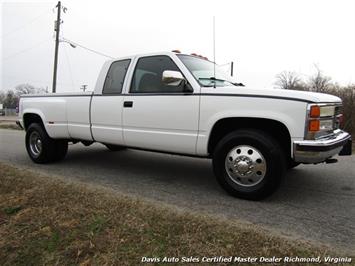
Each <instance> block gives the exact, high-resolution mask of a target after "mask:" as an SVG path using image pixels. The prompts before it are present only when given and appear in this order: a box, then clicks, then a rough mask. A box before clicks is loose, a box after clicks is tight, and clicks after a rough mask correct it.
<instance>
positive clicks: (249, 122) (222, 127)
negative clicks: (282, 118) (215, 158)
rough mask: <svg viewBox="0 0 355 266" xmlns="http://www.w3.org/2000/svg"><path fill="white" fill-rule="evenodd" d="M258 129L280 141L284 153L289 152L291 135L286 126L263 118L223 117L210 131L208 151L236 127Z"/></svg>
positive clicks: (212, 149)
mask: <svg viewBox="0 0 355 266" xmlns="http://www.w3.org/2000/svg"><path fill="white" fill-rule="evenodd" d="M242 128H243V129H245V128H249V129H250V128H251V129H258V130H262V131H264V132H266V133H268V134H270V135H271V136H273V137H275V139H276V140H277V141H279V142H280V144H281V147H282V148H283V150H284V151H285V154H286V155H288V156H290V154H291V144H290V143H291V136H290V133H289V131H288V129H287V127H286V126H285V125H284V124H283V123H281V122H279V121H276V120H272V119H264V118H238V117H232V118H224V119H221V120H219V121H217V122H216V123H215V124H214V126H213V128H212V131H211V134H210V138H209V141H208V153H209V154H212V153H213V151H214V149H215V147H216V146H217V144H218V142H219V141H220V140H221V139H222V138H223V137H224V136H225V135H227V134H228V133H230V132H232V131H234V130H237V129H242Z"/></svg>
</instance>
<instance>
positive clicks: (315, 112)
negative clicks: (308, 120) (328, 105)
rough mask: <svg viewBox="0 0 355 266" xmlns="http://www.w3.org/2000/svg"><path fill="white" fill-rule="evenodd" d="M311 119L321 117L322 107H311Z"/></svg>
mask: <svg viewBox="0 0 355 266" xmlns="http://www.w3.org/2000/svg"><path fill="white" fill-rule="evenodd" d="M309 116H310V117H313V118H315V117H319V116H320V107H319V106H318V105H313V106H311V111H310V113H309Z"/></svg>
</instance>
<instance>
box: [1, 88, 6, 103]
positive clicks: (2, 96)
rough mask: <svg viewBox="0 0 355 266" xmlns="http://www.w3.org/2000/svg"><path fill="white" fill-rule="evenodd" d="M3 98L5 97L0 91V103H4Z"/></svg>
mask: <svg viewBox="0 0 355 266" xmlns="http://www.w3.org/2000/svg"><path fill="white" fill-rule="evenodd" d="M5 97H6V95H5V92H3V91H0V103H4V101H5Z"/></svg>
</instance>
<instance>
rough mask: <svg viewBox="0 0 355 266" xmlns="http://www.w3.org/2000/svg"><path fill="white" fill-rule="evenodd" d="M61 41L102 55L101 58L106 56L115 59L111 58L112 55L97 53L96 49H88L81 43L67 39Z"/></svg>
mask: <svg viewBox="0 0 355 266" xmlns="http://www.w3.org/2000/svg"><path fill="white" fill-rule="evenodd" d="M61 41H62V42H67V43H69V44H70V45H71V46H73V45H74V46H79V47H81V48H83V49H85V50H88V51H90V52H93V53H95V54H98V55H101V56H104V57H107V58H110V59H114V57H112V56H110V55H107V54H104V53H101V52H99V51H96V50H94V49H91V48H88V47H86V46H84V45H82V44H79V43H77V42H73V41H71V40H69V39H66V38H63V37H62V38H61Z"/></svg>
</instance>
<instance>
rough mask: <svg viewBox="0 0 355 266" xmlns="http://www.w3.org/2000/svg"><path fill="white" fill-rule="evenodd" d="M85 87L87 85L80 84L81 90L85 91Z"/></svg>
mask: <svg viewBox="0 0 355 266" xmlns="http://www.w3.org/2000/svg"><path fill="white" fill-rule="evenodd" d="M87 87H88V85H81V88H80V89H81V90H83V92H85V91H86V89H87Z"/></svg>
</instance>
